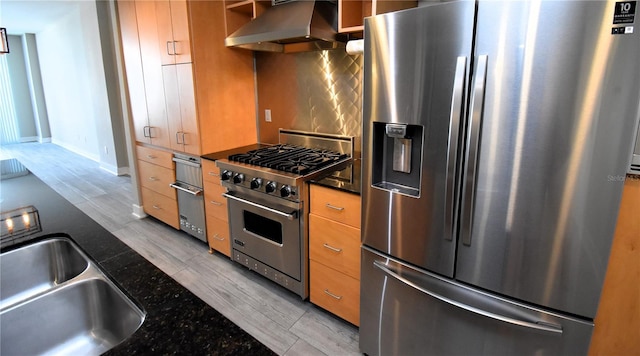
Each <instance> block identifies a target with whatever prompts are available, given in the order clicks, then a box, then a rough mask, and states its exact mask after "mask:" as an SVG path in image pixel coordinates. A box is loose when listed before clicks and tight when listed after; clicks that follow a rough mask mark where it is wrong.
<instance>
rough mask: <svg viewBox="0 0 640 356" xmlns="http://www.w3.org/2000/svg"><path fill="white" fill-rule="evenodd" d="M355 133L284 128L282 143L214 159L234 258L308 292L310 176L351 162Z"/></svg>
mask: <svg viewBox="0 0 640 356" xmlns="http://www.w3.org/2000/svg"><path fill="white" fill-rule="evenodd" d="M353 152H354V138H353V137H346V136H336V135H327V134H317V133H309V132H301V131H291V130H280V144H278V145H265V146H264V147H261V148H258V149H256V150H251V151H248V152H244V153H240V154H234V155H231V156H229V157H228V159H221V160H217V161H216V165H217V166H218V167H220V170H221V179H222V185H223V186H224V187H225V188H227V192H226V193H225V194H224V196H225V197H226V198H227V202H228V209H229V229H230V235H231V238H230V240H231V248H232V258H233V260H234V261H236V262H238V263H240V264H242V265H245V266H246V267H248V268H250V269H251V270H254V271H255V272H257V273H259V274H261V275H263V276H264V277H266V278H268V279H271V280H273V281H275V282H276V283H278V284H280V285H282V286H283V287H285V288H287V289H289V290H291V291H293V292H295V293H296V294H298V295H299V296H300V297H301V298H302V299H306V298H307V297H308V295H309V284H308V275H309V268H308V240H309V238H308V224H307V221H308V215H309V188H308V184H306V182H307V181H309V180H311V179H314V178H318V177H320V176H322V175H327V174H328V173H330V172H333V171H336V170H340V169H342V168H344V167H345V166H346V165H348V164H349V162H350V161H351V159H352V157H353Z"/></svg>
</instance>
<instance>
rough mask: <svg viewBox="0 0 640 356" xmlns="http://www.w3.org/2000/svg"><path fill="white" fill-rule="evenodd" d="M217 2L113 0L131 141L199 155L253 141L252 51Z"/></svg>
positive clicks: (196, 0) (223, 8)
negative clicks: (232, 44)
mask: <svg viewBox="0 0 640 356" xmlns="http://www.w3.org/2000/svg"><path fill="white" fill-rule="evenodd" d="M225 11H226V6H225V3H224V2H223V1H200V0H194V1H184V0H159V1H148V0H118V13H119V18H120V29H121V35H122V43H123V52H124V59H125V69H126V77H127V85H128V88H129V96H130V103H131V111H132V113H131V114H132V121H133V126H134V131H135V137H136V141H138V142H141V143H145V144H150V145H154V146H160V147H163V148H168V149H171V150H173V151H180V152H185V153H190V154H193V155H200V154H203V153H211V152H215V151H221V150H226V149H230V148H234V147H238V146H243V145H248V144H252V143H255V142H256V140H257V134H256V111H255V81H254V74H253V54H252V53H251V52H249V51H243V50H235V49H229V48H226V47H225V45H224V39H225V37H226V23H227V22H226V20H225Z"/></svg>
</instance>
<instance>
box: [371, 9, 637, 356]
mask: <svg viewBox="0 0 640 356" xmlns="http://www.w3.org/2000/svg"><path fill="white" fill-rule="evenodd" d="M636 5H637V4H636V1H618V2H616V1H547V0H542V1H493V0H492V1H482V0H481V1H476V2H474V1H436V2H423V3H421V6H420V7H418V8H415V9H411V10H406V11H400V12H396V13H390V14H385V15H379V16H374V17H370V18H367V19H366V20H365V28H364V40H365V49H364V89H363V92H364V107H363V115H364V116H363V183H362V184H363V186H362V198H363V209H362V244H363V247H362V272H361V273H362V278H361V312H360V315H361V319H360V348H361V351H362V352H364V353H366V354H368V355H411V354H420V355H424V354H438V355H440V354H488V355H499V354H536V355H561V354H586V353H587V352H588V348H589V342H590V338H591V333H592V330H593V327H594V324H593V321H594V318H595V315H596V311H597V308H598V301H599V298H600V292H601V288H602V285H603V280H604V276H605V272H606V268H607V262H608V256H609V251H610V247H611V243H612V236H613V232H614V228H615V225H616V218H617V214H618V207H619V203H620V198H621V194H622V187H623V180H624V175H625V172H626V170H627V167H628V164H629V152H631V149H632V145H633V140H634V128H635V126H636V124H637V121H638V119H639V117H640V104H639V103H640V69H639V67H638V63H639V62H638V61H639V58H640V38H639V36H640V28H637V27H635V23H636V22H637V21H636V16H640V15H638V14H637V12H636ZM634 30H635V31H634ZM621 177H622V178H621Z"/></svg>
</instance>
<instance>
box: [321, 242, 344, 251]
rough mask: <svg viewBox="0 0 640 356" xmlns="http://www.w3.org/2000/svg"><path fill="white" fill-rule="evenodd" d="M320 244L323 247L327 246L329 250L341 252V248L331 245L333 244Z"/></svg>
mask: <svg viewBox="0 0 640 356" xmlns="http://www.w3.org/2000/svg"><path fill="white" fill-rule="evenodd" d="M322 246H324V248H328V249H329V250H331V251H335V252H342V249H341V248H336V247H333V246H331V245H329V244H326V243H325V244H323V245H322Z"/></svg>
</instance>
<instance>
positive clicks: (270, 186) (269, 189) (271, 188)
mask: <svg viewBox="0 0 640 356" xmlns="http://www.w3.org/2000/svg"><path fill="white" fill-rule="evenodd" d="M264 191H265V192H267V193H273V192H275V191H276V183H274V182H267V185H265V186H264Z"/></svg>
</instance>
